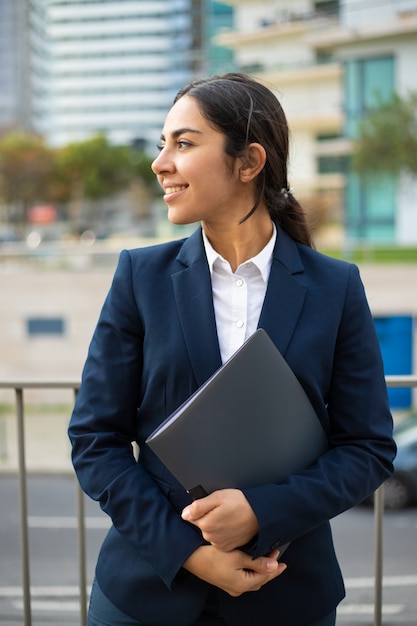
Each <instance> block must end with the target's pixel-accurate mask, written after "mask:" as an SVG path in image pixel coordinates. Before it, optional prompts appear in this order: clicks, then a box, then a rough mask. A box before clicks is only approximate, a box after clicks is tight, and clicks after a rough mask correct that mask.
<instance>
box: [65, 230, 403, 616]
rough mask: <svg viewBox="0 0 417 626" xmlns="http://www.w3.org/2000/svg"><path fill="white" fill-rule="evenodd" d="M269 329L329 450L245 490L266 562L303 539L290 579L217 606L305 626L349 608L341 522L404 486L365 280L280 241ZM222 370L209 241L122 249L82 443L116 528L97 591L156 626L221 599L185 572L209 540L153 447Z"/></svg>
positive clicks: (90, 360)
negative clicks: (369, 500) (386, 487)
mask: <svg viewBox="0 0 417 626" xmlns="http://www.w3.org/2000/svg"><path fill="white" fill-rule="evenodd" d="M259 327H261V328H264V329H265V330H266V331H267V332H268V334H269V335H270V337H271V338H272V340H273V341H274V342H275V344H276V345H277V347H278V348H279V350H280V351H281V353H282V354H283V355H284V357H285V359H286V360H287V362H288V363H289V365H290V366H291V368H292V369H293V371H294V372H295V374H296V375H297V377H298V378H299V380H300V382H301V383H302V385H303V387H304V389H305V390H306V392H307V394H308V396H309V397H310V400H311V402H312V403H313V405H314V407H315V409H316V411H317V413H318V415H319V417H320V419H321V420H322V423H323V425H324V427H325V429H326V431H327V433H328V436H329V443H330V449H329V451H328V452H327V453H326V454H324V455H323V456H322V457H321V458H320V459H319V460H318V462H317V463H316V464H315V465H314V466H313V467H311V468H309V469H308V470H305V471H303V472H301V473H299V474H296V475H293V476H290V477H289V478H288V479H287V480H285V481H284V482H283V483H281V484H271V485H263V486H260V487H259V488H251V489H247V490H245V495H246V497H247V499H248V500H249V502H250V504H251V506H252V507H253V510H254V512H255V514H256V516H257V518H258V521H259V527H260V530H259V535H258V537H257V541H256V554H255V555H256V556H258V555H262V554H267V553H268V552H270V551H271V549H273V547H274V546H276V545H277V544H278V543H285V542H287V541H291V545H290V547H289V548H288V550H287V551H286V553H285V559H283V560H284V561H285V562H286V563H287V564H288V569H287V570H286V571H285V572H284V574H283V575H281V576H279V577H278V578H276V579H275V580H273V581H272V582H270V583H268V584H267V585H265V586H264V587H263V588H262V589H261V590H260V591H258V592H252V593H247V594H243V595H242V596H240V597H238V598H232V597H231V596H229V595H228V594H226V593H224V592H222V591H220V590H217V595H218V598H219V602H220V607H221V612H222V615H223V617H224V619H225V621H226V624H227V625H228V626H246V625H247V626H254V624H257V625H258V624H259V625H261V626H268V625H272V624H276V623H278V621H277V620H278V619H279V624H280V625H281V626H285V625H287V626H301V625H302V624H305V623H309V622H310V621H313V620H315V619H318V618H319V617H321V616H322V615H325V614H326V613H328V612H330V611H331V610H332V609H333V608H334V607H335V606H336V605H337V604H338V603H339V602H340V600H341V599H342V598H343V596H344V586H343V581H342V577H341V573H340V569H339V566H338V563H337V559H336V556H335V553H334V548H333V542H332V537H331V531H330V525H329V521H328V520H329V519H331V518H332V517H334V516H336V515H338V514H339V513H341V512H342V511H344V510H346V509H349V508H350V507H352V506H353V505H355V504H357V503H358V502H360V501H362V500H363V499H364V498H365V497H366V496H368V495H369V494H370V493H372V491H373V490H374V489H375V488H376V487H378V486H379V485H380V484H381V483H382V482H383V481H384V480H385V478H386V477H388V476H389V475H390V473H391V472H392V461H393V458H394V456H395V444H394V442H393V440H392V418H391V414H390V410H389V405H388V399H387V392H386V386H385V380H384V372H383V365H382V360H381V355H380V350H379V345H378V341H377V337H376V333H375V330H374V324H373V320H372V317H371V314H370V311H369V307H368V304H367V301H366V297H365V294H364V289H363V286H362V282H361V280H360V277H359V272H358V269H357V268H356V266H354V265H352V264H348V263H345V262H342V261H338V260H335V259H331V258H328V257H325V256H324V255H322V254H320V253H318V252H317V251H315V250H312V249H310V248H308V247H306V246H303V245H300V244H297V243H295V242H294V241H293V240H292V239H291V238H290V237H289V236H288V235H286V234H285V233H284V232H283V231H282V230H281V229H280V228H279V227H278V237H277V243H276V246H275V250H274V254H273V262H272V267H271V273H270V278H269V282H268V287H267V292H266V296H265V301H264V304H263V308H262V312H261V315H260V319H259ZM220 365H221V358H220V351H219V345H218V340H217V334H216V323H215V315H214V309H213V301H212V292H211V282H210V273H209V268H208V264H207V260H206V256H205V252H204V247H203V242H202V236H201V229H200V228H199V229H197V230H196V232H195V233H194V234H193V235H191V237H189V238H187V239H184V240H180V241H173V242H170V243H166V244H162V245H158V246H151V247H146V248H142V249H137V250H131V251H123V252H122V253H121V255H120V259H119V264H118V267H117V269H116V272H115V275H114V279H113V283H112V286H111V288H110V291H109V294H108V296H107V298H106V300H105V303H104V306H103V309H102V312H101V315H100V319H99V321H98V324H97V327H96V330H95V332H94V336H93V338H92V341H91V345H90V348H89V353H88V357H87V360H86V364H85V367H84V371H83V377H82V384H81V388H80V392H79V394H78V397H77V400H76V404H75V408H74V411H73V415H72V418H71V422H70V426H69V435H70V438H71V441H72V445H73V463H74V467H75V469H76V472H77V475H78V478H79V481H80V484H81V486H82V488H83V489H84V490H85V492H86V493H87V494H88V495H89V496H91V497H92V498H93V499H95V500H98V501H99V502H100V506H101V507H102V509H103V510H104V511H105V512H106V513H108V514H109V515H110V517H111V519H112V522H113V525H112V527H111V529H110V531H109V533H108V535H107V537H106V539H105V540H104V543H103V546H102V549H101V552H100V555H99V558H98V563H97V568H96V575H97V579H98V582H99V585H100V587H101V588H102V590H103V591H104V593H105V594H106V595H107V596H108V597H109V598H110V599H111V600H112V601H113V603H115V604H116V605H117V606H118V607H119V608H120V609H121V610H123V611H124V612H126V613H127V614H129V615H131V616H133V617H136V619H138V621H140V622H143V623H145V624H153V625H155V626H162V625H165V626H188V625H191V624H192V623H193V622H194V621H195V620H196V619H197V617H198V615H199V614H200V612H201V610H202V608H203V607H204V604H205V601H206V597H207V593H208V590H209V589H212V588H211V587H210V586H209V585H207V584H206V583H204V582H203V581H201V580H199V579H197V578H196V577H194V576H193V575H192V574H190V573H188V572H186V571H185V570H183V569H182V563H183V562H184V561H185V560H186V559H187V558H188V556H189V555H190V554H191V553H192V552H193V551H194V550H195V549H196V548H197V547H198V546H200V545H202V544H203V543H204V541H203V539H202V537H201V535H200V531H199V530H198V529H197V528H196V527H194V526H193V525H191V524H188V523H187V522H184V521H183V520H182V519H181V517H180V512H181V511H182V509H183V507H184V506H185V505H186V504H188V503H189V502H190V498H189V496H188V494H187V493H186V492H185V491H184V489H183V488H182V487H181V486H180V485H179V483H178V482H177V481H176V480H175V479H174V477H173V476H172V475H171V474H170V472H169V471H168V470H167V469H166V468H165V467H164V466H163V464H162V463H161V462H160V461H159V460H158V459H157V458H156V457H155V455H153V453H151V451H150V450H149V448H148V447H147V446H146V444H145V443H144V442H145V439H146V437H147V436H148V435H149V433H150V432H151V431H152V430H153V429H154V428H155V427H156V426H157V425H158V424H159V423H160V422H161V421H162V420H164V419H165V418H166V417H167V416H168V415H169V414H170V413H171V412H172V411H173V410H174V409H175V408H177V407H178V406H179V405H180V404H181V403H182V402H183V401H184V400H185V399H186V398H187V397H188V396H189V395H190V394H191V393H193V392H194V391H195V389H196V388H197V387H198V386H200V385H201V384H202V383H203V382H204V381H205V380H206V379H207V378H208V377H209V376H210V375H211V374H212V373H213V372H214V371H215V370H216V369H217V368H218V367H219V366H220ZM134 441H136V442H137V443H138V444H139V448H140V454H139V459H138V460H136V458H135V456H134V454H133V451H132V445H131V442H134Z"/></svg>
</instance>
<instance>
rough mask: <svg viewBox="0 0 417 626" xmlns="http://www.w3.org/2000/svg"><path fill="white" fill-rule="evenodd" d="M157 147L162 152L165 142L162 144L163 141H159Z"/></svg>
mask: <svg viewBox="0 0 417 626" xmlns="http://www.w3.org/2000/svg"><path fill="white" fill-rule="evenodd" d="M156 149H157V150H158V152H161V150H163V149H164V146H163V144H162V143H158V144H157V145H156Z"/></svg>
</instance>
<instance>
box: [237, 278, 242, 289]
mask: <svg viewBox="0 0 417 626" xmlns="http://www.w3.org/2000/svg"><path fill="white" fill-rule="evenodd" d="M242 285H243V280H242V279H241V278H238V279H237V281H236V287H241V286H242Z"/></svg>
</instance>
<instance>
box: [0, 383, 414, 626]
mask: <svg viewBox="0 0 417 626" xmlns="http://www.w3.org/2000/svg"><path fill="white" fill-rule="evenodd" d="M386 381H387V385H388V387H417V375H411V376H387V377H386ZM0 389H9V390H14V392H15V401H16V421H17V446H18V477H19V500H20V544H21V560H22V564H21V566H22V591H23V611H24V626H32V610H31V593H30V557H29V526H28V506H27V469H26V446H25V405H24V390H27V389H70V390H71V389H72V390H73V393H74V399H75V397H76V395H77V393H78V389H79V382H73V381H64V382H59V381H45V382H43V381H9V382H1V381H0ZM383 517H384V486H383V485H382V486H381V487H380V488H379V489H377V491H376V492H375V498H374V559H375V561H374V577H375V578H374V622H373V626H381V625H382V590H383ZM77 525H78V533H77V536H78V540H77V543H78V576H79V593H80V626H85V624H86V621H87V575H86V567H87V565H86V564H87V558H86V541H85V510H84V494H83V492H82V490H81V488H80V486H79V485H78V482H77Z"/></svg>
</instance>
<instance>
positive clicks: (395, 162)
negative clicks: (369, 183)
mask: <svg viewBox="0 0 417 626" xmlns="http://www.w3.org/2000/svg"><path fill="white" fill-rule="evenodd" d="M416 155H417V92H409V93H408V95H407V96H404V97H401V96H399V95H398V94H394V96H393V98H392V99H391V100H390V101H389V102H384V103H379V105H378V106H377V107H376V108H374V109H372V110H370V111H369V113H368V114H367V115H366V116H365V117H364V118H363V120H362V121H361V122H360V124H359V128H358V136H357V138H356V140H354V142H353V154H352V157H353V158H352V165H353V167H354V169H355V170H356V171H357V172H358V173H360V174H372V173H391V174H397V175H398V174H399V173H401V172H407V173H409V174H412V175H413V176H417V158H416Z"/></svg>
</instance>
